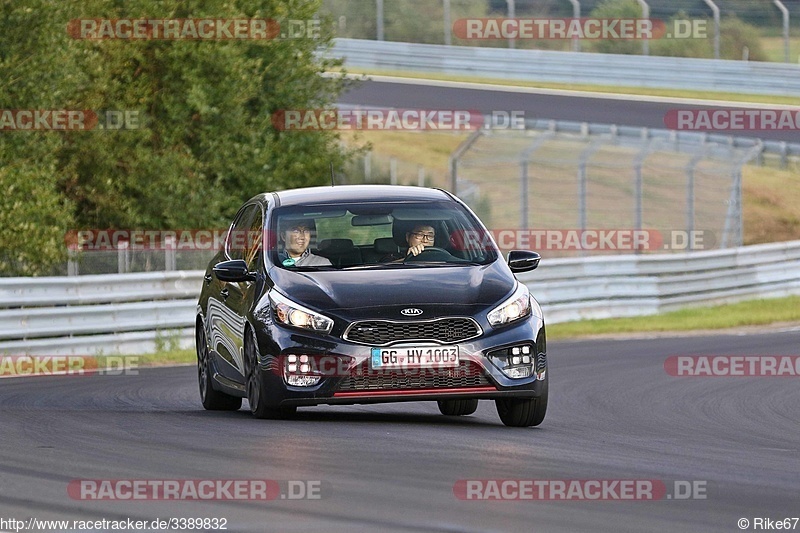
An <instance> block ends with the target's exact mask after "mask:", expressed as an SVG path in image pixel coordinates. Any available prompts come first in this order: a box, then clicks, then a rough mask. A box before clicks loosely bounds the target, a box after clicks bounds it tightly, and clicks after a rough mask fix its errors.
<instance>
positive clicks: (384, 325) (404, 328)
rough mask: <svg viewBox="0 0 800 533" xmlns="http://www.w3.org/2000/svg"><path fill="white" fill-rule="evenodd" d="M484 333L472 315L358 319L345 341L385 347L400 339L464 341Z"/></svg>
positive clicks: (446, 341) (347, 332)
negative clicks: (407, 318)
mask: <svg viewBox="0 0 800 533" xmlns="http://www.w3.org/2000/svg"><path fill="white" fill-rule="evenodd" d="M480 334H481V328H480V326H478V324H477V322H475V321H474V320H472V319H471V318H437V319H435V320H418V321H413V322H412V321H409V322H393V321H389V320H364V321H362V322H356V323H354V324H353V325H352V326H350V328H349V329H348V330H347V331H346V332H345V334H344V338H345V340H348V341H351V342H358V343H360V344H368V345H370V346H385V345H387V344H391V343H393V342H397V341H437V342H443V343H454V342H461V341H465V340H467V339H471V338H473V337H477V336H478V335H480Z"/></svg>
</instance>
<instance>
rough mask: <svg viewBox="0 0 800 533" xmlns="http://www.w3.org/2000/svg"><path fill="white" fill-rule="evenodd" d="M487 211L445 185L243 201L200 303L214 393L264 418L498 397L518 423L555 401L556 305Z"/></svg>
mask: <svg viewBox="0 0 800 533" xmlns="http://www.w3.org/2000/svg"><path fill="white" fill-rule="evenodd" d="M539 259H540V258H539V255H538V254H537V253H535V252H531V251H512V252H509V254H508V260H507V261H504V260H503V258H502V255H501V254H500V252H499V250H498V249H497V246H496V244H495V242H494V241H493V240H492V238H491V236H490V234H489V233H488V232H487V230H486V228H485V227H484V226H483V224H482V223H481V222H480V220H478V218H477V217H476V216H475V214H474V213H473V212H472V211H471V210H470V209H469V208H468V207H467V206H466V205H465V204H464V203H463V202H461V201H460V200H459V199H458V198H456V197H455V196H453V195H452V194H450V193H448V192H446V191H443V190H437V189H426V188H421V187H400V186H383V185H358V186H336V187H314V188H306V189H296V190H289V191H281V192H272V193H265V194H260V195H258V196H256V197H254V198H252V199H251V200H249V201H248V202H247V203H245V204H244V206H242V208H241V209H240V210H239V212H238V213H237V214H236V217H235V218H234V219H233V222H232V224H231V226H230V229H229V231H228V235H227V237H226V240H225V244H224V246H223V248H222V250H220V251H219V253H218V254H217V255H216V256H215V257H214V258H213V259H212V260H211V262H210V263H209V266H208V269H207V270H206V272H205V276H204V283H203V289H202V292H201V294H200V300H199V302H198V305H197V322H196V339H197V367H198V378H199V382H200V396H201V399H202V402H203V406H204V407H205V408H206V409H211V410H236V409H239V408H240V407H241V405H242V398H247V400H248V403H249V404H250V409H251V411H252V413H253V414H254V415H255V416H256V417H258V418H272V417H289V416H291V415H293V414H294V413H295V412H296V410H297V408H298V407H302V406H313V405H319V404H331V405H333V404H361V403H380V402H401V401H436V402H438V406H439V409H440V411H441V412H442V413H443V414H445V415H449V416H455V415H468V414H471V413H474V412H475V410H476V409H477V407H478V400H494V401H495V403H496V406H497V412H498V414H499V415H500V419H501V420H502V421H503V423H504V424H506V425H508V426H535V425H538V424H540V423H541V422H542V420H543V419H544V416H545V413H546V411H547V395H548V375H547V350H546V341H545V326H544V318H543V315H542V310H541V307H540V306H539V304H538V303H537V302H536V300H535V299H534V298H533V296H531V295H530V293H529V292H528V288H527V287H526V286H525V285H524V284H522V283H519V282H518V281H517V280H516V279H515V277H514V273H518V272H526V271H529V270H533V269H534V268H536V267H537V266H538V263H539Z"/></svg>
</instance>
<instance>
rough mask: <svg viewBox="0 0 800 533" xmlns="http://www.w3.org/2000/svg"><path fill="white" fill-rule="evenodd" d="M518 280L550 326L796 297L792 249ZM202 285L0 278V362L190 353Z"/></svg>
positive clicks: (130, 278)
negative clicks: (174, 346) (169, 350)
mask: <svg viewBox="0 0 800 533" xmlns="http://www.w3.org/2000/svg"><path fill="white" fill-rule="evenodd" d="M519 278H520V281H522V282H523V283H525V284H527V285H528V286H529V287H530V288H531V290H532V292H533V294H534V295H536V297H537V299H538V300H539V301H540V303H541V304H542V307H543V309H544V312H545V317H546V319H547V321H548V322H549V323H557V322H565V321H569V320H577V319H582V318H607V317H620V316H641V315H651V314H655V313H658V312H663V311H669V310H673V309H677V308H680V307H686V306H696V305H707V304H711V303H724V302H734V301H739V300H744V299H752V298H764V297H775V296H785V295H789V294H800V241H792V242H786V243H774V244H760V245H754V246H745V247H740V248H732V249H726V250H713V251H703V252H693V253H686V254H669V255H626V256H614V257H608V256H605V257H586V258H569V259H551V260H548V259H547V257H545V259H544V260H543V261H542V266H541V267H539V269H537V270H535V271H533V272H530V273H526V274H524V275H521V276H519ZM201 283H202V272H201V271H189V272H167V273H164V272H158V273H148V274H111V275H102V276H81V277H59V278H8V279H0V354H6V355H23V354H30V355H90V354H97V353H103V354H105V355H109V354H114V353H123V354H133V353H145V352H152V351H154V349H155V347H156V345H157V343H159V342H161V343H164V342H165V339H169V340H171V341H174V342H177V343H178V344H179V345H180V346H181V347H184V348H189V347H191V346H192V345H193V325H194V317H195V306H196V302H197V294H198V292H199V290H200V287H201ZM48 300H49V302H48ZM159 339H160V340H159Z"/></svg>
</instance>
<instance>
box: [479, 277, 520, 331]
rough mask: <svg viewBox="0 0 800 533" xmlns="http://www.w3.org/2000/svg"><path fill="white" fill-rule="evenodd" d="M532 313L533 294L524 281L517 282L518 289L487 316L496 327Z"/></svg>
mask: <svg viewBox="0 0 800 533" xmlns="http://www.w3.org/2000/svg"><path fill="white" fill-rule="evenodd" d="M530 314H531V295H530V293H529V292H528V287H526V286H525V285H524V284H522V283H517V289H516V290H515V291H514V294H512V295H511V297H510V298H508V300H506V301H505V302H503V303H501V304H500V305H498V306H497V307H495V308H494V309H492V311H491V312H490V313H489V315H488V316H487V318H488V319H489V324H491V325H492V326H494V327H498V326H503V325H505V324H509V323H511V322H514V321H515V320H519V319H520V318H525V317H526V316H528V315H530Z"/></svg>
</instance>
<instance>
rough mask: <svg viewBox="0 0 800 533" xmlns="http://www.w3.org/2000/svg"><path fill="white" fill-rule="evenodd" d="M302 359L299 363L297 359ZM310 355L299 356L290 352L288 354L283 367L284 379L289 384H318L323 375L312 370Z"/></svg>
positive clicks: (296, 385)
mask: <svg viewBox="0 0 800 533" xmlns="http://www.w3.org/2000/svg"><path fill="white" fill-rule="evenodd" d="M298 360H299V361H300V363H299V364H298V363H297V361H298ZM309 361H310V359H309V356H308V355H300V356H297V355H295V354H290V355H287V356H286V359H285V364H284V368H283V379H284V380H285V381H286V383H287V384H288V385H292V386H293V387H311V386H314V385H316V384H317V383H319V382H320V380H321V379H322V376H320V375H317V374H316V373H315V372H312V369H311V364H309Z"/></svg>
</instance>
